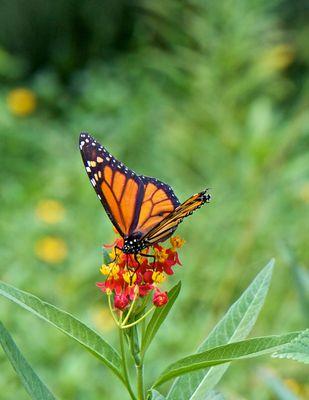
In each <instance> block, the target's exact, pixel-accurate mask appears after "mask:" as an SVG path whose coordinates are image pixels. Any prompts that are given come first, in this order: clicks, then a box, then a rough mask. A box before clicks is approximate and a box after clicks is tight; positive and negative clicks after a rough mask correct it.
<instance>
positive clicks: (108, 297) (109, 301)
mask: <svg viewBox="0 0 309 400" xmlns="http://www.w3.org/2000/svg"><path fill="white" fill-rule="evenodd" d="M107 301H108V307H109V310H110V312H111V314H112V317H113V320H114V321H115V322H116V324H117V325H118V326H119V321H118V319H117V318H116V316H115V314H114V310H113V307H112V302H111V294H108V295H107Z"/></svg>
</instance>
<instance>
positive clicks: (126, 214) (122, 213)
mask: <svg viewBox="0 0 309 400" xmlns="http://www.w3.org/2000/svg"><path fill="white" fill-rule="evenodd" d="M79 145H80V151H81V154H82V158H83V161H84V165H85V168H86V171H87V173H88V176H89V179H90V181H91V183H92V186H93V187H94V189H95V191H96V193H97V195H98V197H99V199H100V201H101V203H102V204H103V206H104V208H105V211H106V212H107V214H108V216H109V218H110V219H111V221H112V223H113V224H114V226H115V227H116V229H117V230H118V232H119V233H120V234H121V235H122V236H128V235H129V234H130V232H131V229H132V226H133V225H134V224H136V220H137V217H138V214H139V209H140V204H141V200H140V199H141V196H142V193H143V186H144V185H143V182H142V181H141V179H140V178H139V177H138V175H137V174H135V173H134V172H133V171H131V170H129V169H128V168H127V167H125V165H123V164H122V163H121V162H119V161H118V160H117V159H115V158H114V157H113V156H112V155H111V154H110V153H108V151H107V150H106V149H105V148H104V147H103V146H101V145H100V144H99V143H98V142H96V140H95V139H93V138H92V137H91V136H90V135H88V134H87V133H81V135H80V144H79Z"/></svg>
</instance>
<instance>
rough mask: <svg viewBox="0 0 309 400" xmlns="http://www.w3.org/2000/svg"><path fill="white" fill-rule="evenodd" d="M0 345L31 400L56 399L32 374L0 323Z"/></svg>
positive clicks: (32, 371)
mask: <svg viewBox="0 0 309 400" xmlns="http://www.w3.org/2000/svg"><path fill="white" fill-rule="evenodd" d="M0 343H1V346H2V348H3V350H4V352H5V353H6V355H7V357H8V359H9V360H10V362H11V364H12V366H13V368H14V369H15V371H16V373H17V375H18V376H19V378H20V380H21V383H22V384H23V385H24V387H25V389H26V390H27V392H28V393H29V395H30V396H31V398H32V399H34V400H55V399H56V397H55V396H54V395H53V394H52V393H51V392H50V390H49V389H48V388H47V386H46V385H45V384H44V383H43V382H42V380H41V379H40V378H39V377H38V375H37V374H36V373H35V372H34V370H33V369H32V367H31V365H30V364H29V363H28V361H27V360H26V359H25V357H24V356H23V355H22V353H21V352H20V350H19V348H18V347H17V345H16V343H15V342H14V340H13V338H12V336H11V335H10V334H9V332H8V331H7V330H6V329H5V327H4V326H3V324H2V323H1V322H0Z"/></svg>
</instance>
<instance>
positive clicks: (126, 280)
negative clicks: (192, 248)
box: [97, 236, 184, 310]
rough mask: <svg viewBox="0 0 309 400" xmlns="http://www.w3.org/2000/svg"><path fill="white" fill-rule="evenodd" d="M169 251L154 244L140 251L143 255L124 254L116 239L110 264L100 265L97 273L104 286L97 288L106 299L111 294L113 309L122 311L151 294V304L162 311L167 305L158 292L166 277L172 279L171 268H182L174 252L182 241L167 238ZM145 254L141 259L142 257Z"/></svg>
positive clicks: (175, 238)
mask: <svg viewBox="0 0 309 400" xmlns="http://www.w3.org/2000/svg"><path fill="white" fill-rule="evenodd" d="M169 242H170V247H168V248H166V247H163V246H161V245H159V244H155V245H154V246H152V247H151V248H148V249H145V250H143V252H142V254H136V255H134V254H125V253H123V252H122V251H121V250H119V249H121V248H122V246H123V239H122V238H117V239H116V240H115V242H114V243H113V244H112V245H105V246H104V247H105V248H107V249H112V250H111V251H110V253H109V257H110V259H111V260H112V261H111V262H110V263H108V264H103V265H102V266H101V268H100V272H101V273H102V274H103V275H104V276H105V280H104V282H98V283H97V286H98V287H99V288H100V289H101V290H102V291H103V292H105V293H107V294H108V295H111V294H114V307H115V308H116V309H118V310H124V309H126V308H127V307H128V306H130V304H131V303H132V301H133V300H134V299H136V298H137V297H145V296H147V295H150V294H151V293H152V296H153V299H152V302H153V304H154V305H155V306H156V307H161V306H163V305H165V304H166V303H167V302H168V296H167V293H166V292H164V291H161V290H160V289H159V285H160V284H161V283H163V282H165V280H166V278H167V276H168V275H173V274H174V271H173V267H174V266H176V265H181V263H180V260H179V258H178V253H177V250H178V249H179V248H180V247H182V245H183V244H184V240H182V239H181V238H180V237H179V236H175V237H172V238H170V241H169ZM143 254H144V255H143Z"/></svg>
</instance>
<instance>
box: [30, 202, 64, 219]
mask: <svg viewBox="0 0 309 400" xmlns="http://www.w3.org/2000/svg"><path fill="white" fill-rule="evenodd" d="M64 215H65V209H64V207H63V205H62V203H60V202H59V201H57V200H49V199H47V200H42V201H40V202H39V204H38V205H37V208H36V216H37V217H38V219H40V220H41V221H44V222H46V223H47V224H56V223H57V222H60V221H62V220H63V218H64Z"/></svg>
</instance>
